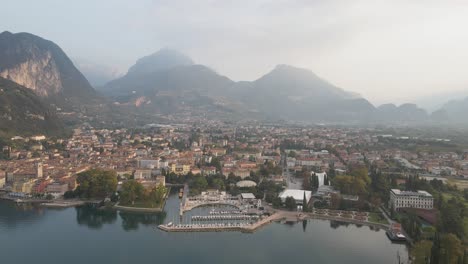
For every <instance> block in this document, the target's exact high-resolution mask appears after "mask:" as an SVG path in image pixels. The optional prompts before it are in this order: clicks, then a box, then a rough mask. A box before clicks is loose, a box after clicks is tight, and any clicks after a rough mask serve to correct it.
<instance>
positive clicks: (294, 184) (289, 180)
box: [281, 154, 302, 189]
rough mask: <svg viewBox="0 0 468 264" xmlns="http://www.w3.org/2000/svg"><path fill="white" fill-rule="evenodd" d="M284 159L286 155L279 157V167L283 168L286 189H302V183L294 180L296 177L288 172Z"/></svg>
mask: <svg viewBox="0 0 468 264" xmlns="http://www.w3.org/2000/svg"><path fill="white" fill-rule="evenodd" d="M286 157H287V155H286V154H283V155H282V156H281V166H282V168H283V178H284V179H285V180H286V186H287V187H288V189H302V181H301V180H300V179H299V180H298V179H296V177H294V175H291V173H290V172H289V170H288V166H287V162H286Z"/></svg>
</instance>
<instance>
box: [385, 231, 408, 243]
mask: <svg viewBox="0 0 468 264" xmlns="http://www.w3.org/2000/svg"><path fill="white" fill-rule="evenodd" d="M385 233H386V234H387V236H388V238H389V239H390V240H391V241H393V242H406V236H405V235H403V234H402V233H401V232H394V231H390V230H389V231H387V232H385Z"/></svg>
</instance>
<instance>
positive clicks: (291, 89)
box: [98, 49, 430, 124]
mask: <svg viewBox="0 0 468 264" xmlns="http://www.w3.org/2000/svg"><path fill="white" fill-rule="evenodd" d="M98 89H99V90H100V91H101V92H102V93H104V94H105V95H107V96H111V97H112V98H114V99H115V100H117V101H118V102H119V103H126V104H134V105H135V106H137V107H141V108H145V109H151V110H150V111H156V112H162V113H167V112H176V111H178V110H180V109H183V108H184V107H182V105H181V104H183V106H187V105H189V106H190V107H192V109H197V108H200V107H202V108H204V109H206V108H207V106H211V107H208V108H211V109H212V108H215V107H218V109H219V108H220V107H221V108H223V109H225V110H226V112H229V113H235V114H236V115H239V116H240V117H244V116H252V115H254V116H255V117H256V118H266V119H270V120H271V119H273V120H275V119H276V120H277V119H284V120H294V121H312V122H336V123H341V122H346V123H363V122H365V123H368V122H372V123H399V124H401V122H407V123H423V122H428V121H429V120H430V116H429V114H428V113H427V112H426V111H425V110H424V109H421V108H419V107H417V106H416V105H414V104H403V105H401V106H398V107H397V106H395V105H393V104H388V105H382V106H380V107H377V108H376V107H374V106H373V105H372V104H371V103H370V102H369V101H367V100H366V99H365V98H363V97H361V96H360V95H358V94H355V93H352V92H349V91H346V90H344V89H342V88H339V87H336V86H335V85H333V84H331V83H329V82H327V81H325V80H323V79H321V78H320V77H319V76H317V75H315V74H314V73H313V72H311V71H310V70H307V69H301V68H296V67H293V66H289V65H277V66H276V67H275V68H274V69H273V70H272V71H270V72H269V73H267V74H265V75H264V76H262V77H260V78H259V79H257V80H255V81H251V82H247V81H241V82H234V81H232V80H230V79H229V78H227V77H225V76H223V75H220V74H219V73H217V72H215V71H214V70H212V69H210V68H208V67H206V66H204V65H199V64H195V63H194V62H193V61H192V60H191V59H190V58H189V57H187V56H186V55H184V54H181V53H179V52H177V51H174V50H170V49H162V50H160V51H158V52H156V53H154V54H152V55H149V56H146V57H144V58H142V59H140V60H138V61H137V62H136V64H135V65H134V66H132V67H130V70H129V71H128V73H127V74H126V75H125V76H123V77H121V78H118V79H116V80H113V81H111V82H109V83H107V84H106V85H104V86H103V87H100V88H98Z"/></svg>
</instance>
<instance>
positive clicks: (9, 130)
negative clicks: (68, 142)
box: [0, 77, 64, 136]
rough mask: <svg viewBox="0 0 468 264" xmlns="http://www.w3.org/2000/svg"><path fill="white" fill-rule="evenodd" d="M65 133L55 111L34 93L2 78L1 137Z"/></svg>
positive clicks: (0, 83) (0, 79) (0, 86)
mask: <svg viewBox="0 0 468 264" xmlns="http://www.w3.org/2000/svg"><path fill="white" fill-rule="evenodd" d="M63 132H64V128H63V124H62V123H61V121H60V120H59V119H58V118H57V116H56V115H55V113H54V112H53V110H52V109H50V108H49V107H48V106H47V105H46V104H44V103H43V102H42V101H41V99H40V98H39V97H38V96H37V95H36V94H35V93H34V92H33V91H31V90H30V89H28V88H25V87H23V86H21V85H19V84H17V83H14V82H12V81H10V80H7V79H4V78H1V77H0V136H11V135H32V134H36V133H40V134H47V135H59V134H62V133H63Z"/></svg>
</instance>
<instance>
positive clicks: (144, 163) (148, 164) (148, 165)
mask: <svg viewBox="0 0 468 264" xmlns="http://www.w3.org/2000/svg"><path fill="white" fill-rule="evenodd" d="M137 163H138V164H137V165H138V168H142V169H154V168H156V169H157V168H159V159H155V160H151V159H139V160H138V161H137Z"/></svg>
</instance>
